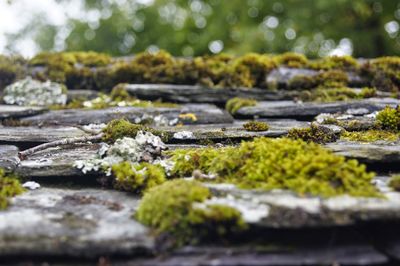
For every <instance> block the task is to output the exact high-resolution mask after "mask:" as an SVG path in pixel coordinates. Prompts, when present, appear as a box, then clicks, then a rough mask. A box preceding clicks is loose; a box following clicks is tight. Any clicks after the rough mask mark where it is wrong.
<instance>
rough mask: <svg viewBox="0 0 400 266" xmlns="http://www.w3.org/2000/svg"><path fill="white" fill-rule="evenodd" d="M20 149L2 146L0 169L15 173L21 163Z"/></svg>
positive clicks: (0, 146) (0, 148)
mask: <svg viewBox="0 0 400 266" xmlns="http://www.w3.org/2000/svg"><path fill="white" fill-rule="evenodd" d="M18 151H19V149H18V147H16V146H13V145H0V168H3V169H5V170H8V171H13V170H14V169H15V168H16V167H17V164H18V163H19V158H18Z"/></svg>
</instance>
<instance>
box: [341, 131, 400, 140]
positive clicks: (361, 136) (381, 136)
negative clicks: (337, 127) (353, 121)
mask: <svg viewBox="0 0 400 266" xmlns="http://www.w3.org/2000/svg"><path fill="white" fill-rule="evenodd" d="M399 137H400V135H399V134H398V133H395V132H393V131H386V130H376V129H370V130H366V131H356V132H348V131H345V132H343V133H342V135H341V138H342V139H346V140H351V141H360V142H374V141H378V140H384V141H397V140H398V139H399Z"/></svg>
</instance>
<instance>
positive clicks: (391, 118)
mask: <svg viewBox="0 0 400 266" xmlns="http://www.w3.org/2000/svg"><path fill="white" fill-rule="evenodd" d="M376 125H377V127H379V128H382V129H387V130H394V131H397V130H399V129H400V106H398V107H397V108H391V107H389V106H387V107H386V108H385V109H383V110H382V111H380V112H379V113H378V114H377V116H376Z"/></svg>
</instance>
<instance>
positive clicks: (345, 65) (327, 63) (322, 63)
mask: <svg viewBox="0 0 400 266" xmlns="http://www.w3.org/2000/svg"><path fill="white" fill-rule="evenodd" d="M309 67H310V68H312V69H317V70H329V69H358V68H359V67H360V66H359V64H358V62H357V60H355V59H354V58H353V57H351V56H329V57H324V58H322V59H318V60H314V61H311V62H309Z"/></svg>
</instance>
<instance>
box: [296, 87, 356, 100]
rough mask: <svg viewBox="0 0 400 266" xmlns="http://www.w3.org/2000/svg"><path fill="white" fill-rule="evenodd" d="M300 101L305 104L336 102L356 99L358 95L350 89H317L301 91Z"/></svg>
mask: <svg viewBox="0 0 400 266" xmlns="http://www.w3.org/2000/svg"><path fill="white" fill-rule="evenodd" d="M299 97H300V99H301V100H303V101H306V102H336V101H348V100H351V99H358V98H359V96H358V93H357V92H356V91H354V90H353V89H350V88H346V87H343V88H328V89H325V88H317V89H314V90H309V91H303V92H301V93H300V95H299Z"/></svg>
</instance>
